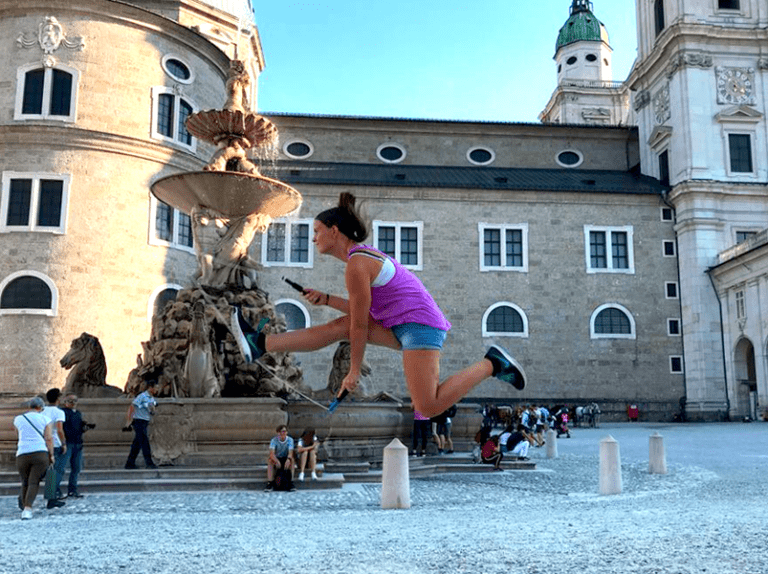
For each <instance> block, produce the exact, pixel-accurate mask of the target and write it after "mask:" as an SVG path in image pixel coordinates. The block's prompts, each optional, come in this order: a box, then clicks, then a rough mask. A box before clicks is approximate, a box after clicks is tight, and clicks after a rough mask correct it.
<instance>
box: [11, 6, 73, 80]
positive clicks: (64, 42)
mask: <svg viewBox="0 0 768 574" xmlns="http://www.w3.org/2000/svg"><path fill="white" fill-rule="evenodd" d="M36 44H38V45H39V46H40V49H41V50H42V51H43V65H44V66H45V67H47V68H51V67H53V66H54V65H56V58H55V57H54V56H53V53H54V52H55V51H56V50H58V49H59V48H60V47H61V46H64V47H65V48H68V49H70V50H77V51H82V50H83V49H84V48H85V42H84V41H83V39H82V38H81V37H80V36H72V37H71V38H67V37H66V35H65V34H64V27H63V26H62V25H61V24H59V21H58V20H57V19H56V18H55V17H54V16H46V17H45V18H44V19H43V21H42V22H41V23H40V25H39V26H38V34H37V38H35V37H30V38H28V37H27V34H26V32H22V33H21V34H19V37H18V38H16V45H17V46H19V47H20V48H32V47H33V46H35V45H36Z"/></svg>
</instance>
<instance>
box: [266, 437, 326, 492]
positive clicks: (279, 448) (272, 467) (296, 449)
mask: <svg viewBox="0 0 768 574" xmlns="http://www.w3.org/2000/svg"><path fill="white" fill-rule="evenodd" d="M275 431H276V433H277V434H276V435H275V436H274V437H272V440H271V441H270V443H269V454H268V455H267V485H266V486H265V487H264V490H265V492H270V491H272V490H287V491H289V492H293V491H294V490H296V486H295V485H294V484H293V469H294V468H296V466H297V465H298V467H299V482H304V471H305V470H309V471H310V472H311V473H312V480H318V476H317V470H316V469H317V450H318V448H319V447H320V441H319V440H318V439H317V435H316V434H315V429H313V428H308V429H304V432H303V433H301V436H300V437H299V439H298V441H295V442H294V440H293V438H291V437H290V436H288V427H287V426H285V425H280V426H278V427H277V428H276V429H275Z"/></svg>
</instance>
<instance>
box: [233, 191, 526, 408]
mask: <svg viewBox="0 0 768 574" xmlns="http://www.w3.org/2000/svg"><path fill="white" fill-rule="evenodd" d="M314 230H315V237H314V243H315V245H316V246H317V250H318V251H319V252H320V253H324V254H327V255H331V256H333V257H336V258H337V259H340V260H341V261H343V262H344V263H346V266H347V267H346V272H345V279H346V284H347V291H348V293H349V299H343V298H341V297H337V296H336V295H330V294H329V293H322V292H320V291H315V290H314V289H305V290H304V298H305V299H306V300H307V301H309V302H310V303H312V304H313V305H327V306H329V307H332V308H334V309H336V310H338V311H341V312H342V313H344V315H343V316H342V317H339V318H338V319H335V320H333V321H331V322H329V323H326V324H325V325H319V326H317V327H310V328H308V329H300V330H297V331H290V332H287V333H272V334H265V333H264V332H263V328H264V325H265V324H266V322H267V320H266V319H262V321H261V322H260V323H259V325H258V327H256V328H255V329H254V328H253V327H251V325H249V324H248V323H247V322H246V321H245V319H244V318H243V316H242V314H241V313H240V309H239V308H235V309H234V310H233V312H232V332H233V334H234V335H235V340H236V341H237V344H238V346H239V347H240V351H241V352H242V353H243V356H244V357H245V358H246V360H247V361H248V362H251V361H253V360H255V359H258V358H259V357H260V356H261V355H263V354H264V353H270V352H289V351H295V352H299V351H315V350H317V349H322V348H323V347H327V346H328V345H332V344H333V343H336V342H338V341H344V340H348V341H349V342H350V344H351V361H350V367H349V372H348V373H347V375H346V377H344V380H343V381H342V384H341V389H340V393H342V392H344V391H347V392H352V391H354V390H355V387H356V386H357V383H358V381H359V380H360V368H361V365H362V363H363V355H364V353H365V346H366V344H368V343H372V344H374V345H379V346H382V347H389V348H391V349H396V350H401V349H402V351H403V369H404V371H405V380H406V383H407V384H408V390H409V391H410V393H411V401H412V402H413V406H414V408H415V409H416V410H418V411H420V412H421V413H422V414H424V415H425V416H428V417H431V416H435V415H438V414H440V413H442V412H443V411H445V410H446V409H447V408H448V407H450V406H451V405H453V404H454V403H457V402H458V401H459V400H460V399H461V398H462V397H463V396H464V395H466V394H467V393H468V392H469V391H470V390H471V389H472V388H474V387H475V386H476V385H478V384H479V383H480V382H482V381H483V380H484V379H486V378H488V377H491V376H493V377H496V378H497V379H499V380H501V381H504V382H505V383H509V384H511V385H512V386H514V387H515V388H516V389H522V388H523V387H524V386H525V373H524V372H523V368H522V367H521V366H520V365H519V364H518V362H517V361H515V359H513V358H512V356H511V355H510V354H509V353H508V352H507V351H505V350H504V349H502V348H501V347H498V346H496V345H493V346H491V348H490V349H489V350H488V352H487V353H486V354H485V357H483V358H482V359H481V360H480V361H478V362H477V363H475V364H473V365H471V366H469V367H467V368H465V369H464V370H462V371H459V372H458V373H456V374H454V375H452V376H450V377H448V378H447V379H446V380H445V381H443V382H442V383H440V350H441V349H442V347H443V341H444V340H445V336H446V334H447V332H448V329H450V327H451V324H450V323H449V322H448V320H447V319H446V318H445V316H444V315H443V313H442V311H440V308H439V307H438V306H437V304H436V303H435V301H434V300H433V299H432V297H431V296H430V294H429V293H428V292H427V290H426V288H425V287H424V285H422V283H421V281H419V279H418V278H417V277H416V275H414V274H413V273H411V272H410V271H409V270H408V269H406V268H405V267H403V266H402V265H401V264H400V263H399V262H398V261H396V260H395V259H393V258H391V257H389V256H388V255H386V254H384V253H382V252H381V251H379V250H378V249H374V248H373V247H369V246H367V245H363V244H362V243H361V242H362V241H364V240H365V238H366V237H367V236H368V229H367V226H366V224H365V223H364V221H363V218H362V217H361V216H360V214H359V212H358V211H357V210H356V208H355V196H353V195H352V194H351V193H342V194H341V195H340V196H339V205H338V207H334V208H331V209H327V210H325V211H323V212H322V213H320V214H319V215H318V216H317V217H316V218H315V221H314Z"/></svg>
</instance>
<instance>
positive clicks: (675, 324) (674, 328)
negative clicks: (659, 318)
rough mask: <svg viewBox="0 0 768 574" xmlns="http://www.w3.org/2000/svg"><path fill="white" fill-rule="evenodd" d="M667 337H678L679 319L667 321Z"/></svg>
mask: <svg viewBox="0 0 768 574" xmlns="http://www.w3.org/2000/svg"><path fill="white" fill-rule="evenodd" d="M667 335H669V336H670V337H678V336H679V335H680V319H667Z"/></svg>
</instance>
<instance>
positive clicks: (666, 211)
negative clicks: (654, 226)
mask: <svg viewBox="0 0 768 574" xmlns="http://www.w3.org/2000/svg"><path fill="white" fill-rule="evenodd" d="M661 220H662V221H674V220H675V212H674V211H672V208H671V207H662V208H661Z"/></svg>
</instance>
